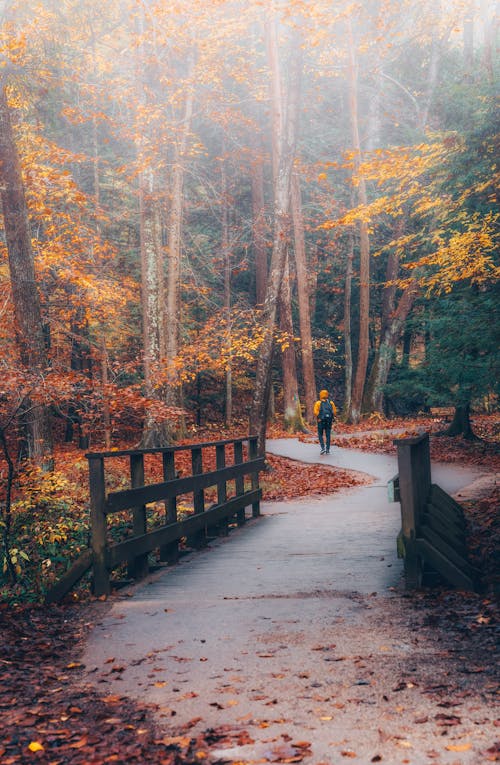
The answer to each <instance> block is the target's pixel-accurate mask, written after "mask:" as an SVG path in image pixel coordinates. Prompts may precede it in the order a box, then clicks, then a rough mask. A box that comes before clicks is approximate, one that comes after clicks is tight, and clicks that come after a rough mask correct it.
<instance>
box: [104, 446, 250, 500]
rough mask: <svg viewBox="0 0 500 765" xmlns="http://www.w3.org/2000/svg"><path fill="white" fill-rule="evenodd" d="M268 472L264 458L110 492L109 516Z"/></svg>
mask: <svg viewBox="0 0 500 765" xmlns="http://www.w3.org/2000/svg"><path fill="white" fill-rule="evenodd" d="M263 468H264V458H263V457H260V458H258V459H256V460H250V461H249V462H244V463H243V464H242V465H230V466H229V467H226V468H224V470H222V471H220V470H213V471H210V472H208V473H202V474H201V475H196V476H186V477H185V478H176V479H174V480H173V481H165V482H162V483H153V484H150V485H149V486H144V487H142V488H138V489H126V490H125V491H117V492H110V494H108V498H107V501H106V506H105V511H106V513H115V512H118V511H120V510H127V509H130V508H131V507H135V506H136V505H142V504H144V505H146V504H148V503H149V502H158V501H163V500H166V499H168V498H169V497H175V496H176V495H179V494H187V493H189V492H192V491H196V490H199V489H206V488H207V487H209V486H214V485H216V484H218V483H220V482H221V481H228V480H231V479H233V478H236V477H237V476H241V475H247V474H248V473H253V472H255V471H258V470H262V469H263Z"/></svg>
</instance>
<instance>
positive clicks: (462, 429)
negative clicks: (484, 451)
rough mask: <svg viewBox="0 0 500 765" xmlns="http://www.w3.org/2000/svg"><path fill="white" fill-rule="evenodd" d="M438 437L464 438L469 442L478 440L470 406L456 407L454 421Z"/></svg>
mask: <svg viewBox="0 0 500 765" xmlns="http://www.w3.org/2000/svg"><path fill="white" fill-rule="evenodd" d="M438 435H443V436H463V437H464V438H465V439H466V440H468V441H473V440H475V439H477V436H476V434H475V433H474V431H473V430H472V425H471V421H470V404H462V405H461V406H456V407H455V413H454V415H453V420H452V421H451V423H450V426H449V428H447V429H446V430H444V431H443V432H442V433H441V434H438Z"/></svg>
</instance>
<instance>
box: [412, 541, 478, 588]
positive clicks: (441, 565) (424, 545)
mask: <svg viewBox="0 0 500 765" xmlns="http://www.w3.org/2000/svg"><path fill="white" fill-rule="evenodd" d="M416 546H417V550H418V552H419V555H420V556H421V557H422V558H424V560H426V561H427V562H428V563H429V564H430V565H431V566H432V567H433V568H434V569H436V571H439V573H440V574H441V576H443V577H444V578H445V579H446V580H447V581H448V582H449V583H450V584H452V585H454V586H455V587H459V588H461V589H463V590H471V591H473V592H477V590H478V584H477V582H476V580H475V579H474V578H473V577H471V576H468V575H467V574H466V573H465V572H464V571H463V570H462V568H460V567H459V566H456V565H455V564H454V563H453V562H452V561H450V560H449V559H448V558H447V557H446V555H444V554H443V553H442V552H441V550H438V549H437V548H435V547H434V546H433V545H432V544H431V542H429V541H428V540H426V539H417V540H416Z"/></svg>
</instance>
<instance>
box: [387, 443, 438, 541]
mask: <svg viewBox="0 0 500 765" xmlns="http://www.w3.org/2000/svg"><path fill="white" fill-rule="evenodd" d="M393 443H394V444H396V446H397V450H398V474H399V492H400V503H401V525H402V528H403V535H404V537H405V538H406V539H413V538H414V537H415V536H416V532H417V529H418V526H419V523H420V516H421V514H422V513H423V511H424V507H425V503H426V501H427V497H428V494H429V489H430V485H431V462H430V449H429V435H428V434H427V433H424V434H422V435H421V436H417V437H416V438H397V439H395V440H394V442H393Z"/></svg>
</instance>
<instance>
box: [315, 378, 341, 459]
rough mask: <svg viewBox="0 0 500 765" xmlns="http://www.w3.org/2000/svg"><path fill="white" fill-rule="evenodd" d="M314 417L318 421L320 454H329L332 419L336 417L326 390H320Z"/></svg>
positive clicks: (333, 406)
mask: <svg viewBox="0 0 500 765" xmlns="http://www.w3.org/2000/svg"><path fill="white" fill-rule="evenodd" d="M314 416H315V417H316V418H317V420H318V439H319V445H320V446H321V454H330V440H331V433H332V424H333V418H334V417H336V416H337V407H336V406H335V404H334V403H333V401H331V400H330V399H329V398H328V391H327V390H320V392H319V399H318V401H316V403H315V404H314ZM323 436H324V439H323Z"/></svg>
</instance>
